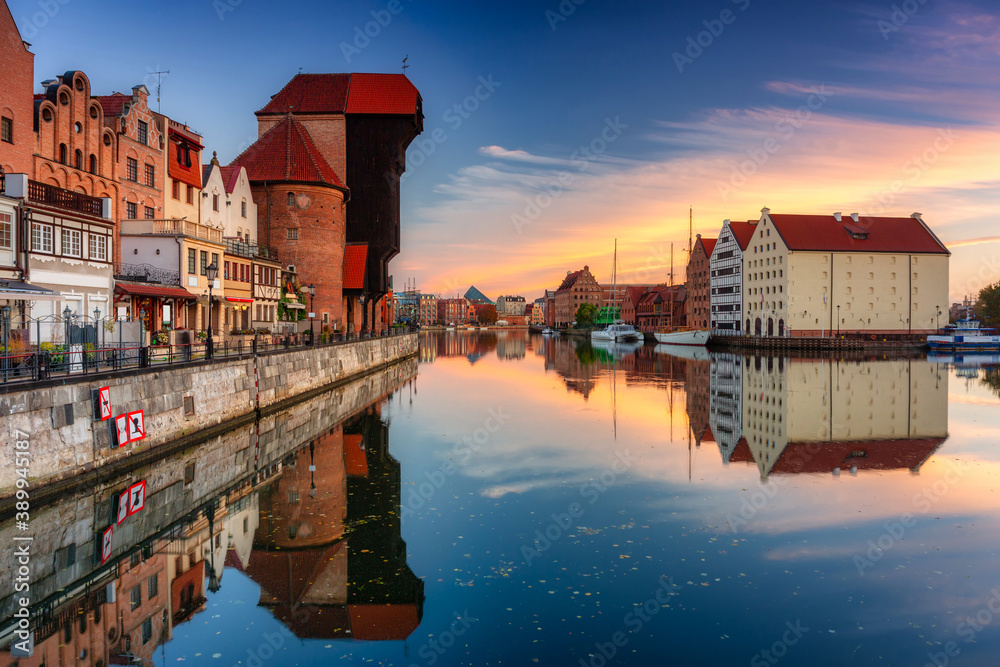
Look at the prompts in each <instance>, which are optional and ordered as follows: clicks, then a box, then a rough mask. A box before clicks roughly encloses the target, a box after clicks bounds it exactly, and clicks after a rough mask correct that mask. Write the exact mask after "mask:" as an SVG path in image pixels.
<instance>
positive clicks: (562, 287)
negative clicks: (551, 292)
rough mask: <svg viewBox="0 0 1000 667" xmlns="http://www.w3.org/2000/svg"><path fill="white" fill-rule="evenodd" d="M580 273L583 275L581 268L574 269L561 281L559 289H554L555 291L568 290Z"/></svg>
mask: <svg viewBox="0 0 1000 667" xmlns="http://www.w3.org/2000/svg"><path fill="white" fill-rule="evenodd" d="M582 275H583V269H580V270H579V271H574V272H573V273H570V274H569V275H567V276H566V278H565V279H564V280H563V281H562V284H561V285H560V286H559V289H557V290H556V291H557V292H563V291H565V290H568V289H569V288H570V287H572V286H573V285H574V284H575V283H576V281H577V279H578V278H579V277H580V276H582Z"/></svg>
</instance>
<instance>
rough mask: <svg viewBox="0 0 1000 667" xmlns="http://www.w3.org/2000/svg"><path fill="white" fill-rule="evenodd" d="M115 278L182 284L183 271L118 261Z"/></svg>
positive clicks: (162, 283)
mask: <svg viewBox="0 0 1000 667" xmlns="http://www.w3.org/2000/svg"><path fill="white" fill-rule="evenodd" d="M115 279H116V280H131V281H134V282H143V283H156V284H160V285H174V286H180V284H181V273H180V271H170V270H168V269H161V268H159V267H156V266H153V265H151V264H124V263H117V264H115Z"/></svg>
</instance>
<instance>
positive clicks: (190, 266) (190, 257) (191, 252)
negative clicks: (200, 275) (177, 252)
mask: <svg viewBox="0 0 1000 667" xmlns="http://www.w3.org/2000/svg"><path fill="white" fill-rule="evenodd" d="M194 263H195V252H194V248H188V273H190V274H192V275H194V273H195V268H194Z"/></svg>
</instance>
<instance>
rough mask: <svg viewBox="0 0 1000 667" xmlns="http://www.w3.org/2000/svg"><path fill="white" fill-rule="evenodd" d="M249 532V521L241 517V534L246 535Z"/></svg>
mask: <svg viewBox="0 0 1000 667" xmlns="http://www.w3.org/2000/svg"><path fill="white" fill-rule="evenodd" d="M249 531H250V519H248V518H247V517H243V534H244V535H246V534H247V533H248V532H249Z"/></svg>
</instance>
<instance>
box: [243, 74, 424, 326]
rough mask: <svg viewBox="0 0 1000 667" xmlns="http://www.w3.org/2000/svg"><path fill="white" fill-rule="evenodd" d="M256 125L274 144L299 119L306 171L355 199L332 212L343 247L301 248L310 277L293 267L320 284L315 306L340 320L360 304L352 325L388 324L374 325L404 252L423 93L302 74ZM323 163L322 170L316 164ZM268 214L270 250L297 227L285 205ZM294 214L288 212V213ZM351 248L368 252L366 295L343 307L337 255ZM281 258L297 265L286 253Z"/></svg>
mask: <svg viewBox="0 0 1000 667" xmlns="http://www.w3.org/2000/svg"><path fill="white" fill-rule="evenodd" d="M257 119H258V126H259V133H260V139H259V140H258V143H259V142H260V141H263V140H264V139H265V138H266V137H271V141H272V142H273V132H275V131H276V130H277V129H278V128H279V127H281V126H284V125H287V124H288V123H289V122H292V121H294V123H295V125H294V126H293V127H294V128H295V129H294V133H295V136H296V139H295V142H296V143H297V144H299V143H302V142H303V141H304V138H308V144H309V146H311V148H309V149H308V150H307V152H306V153H303V154H302V157H303V158H306V160H307V162H308V164H309V165H311V167H309V168H311V169H319V170H320V171H325V170H326V169H328V170H329V171H330V172H331V173H332V174H334V175H335V176H336V179H337V183H338V184H339V187H341V188H343V194H347V193H348V192H349V193H350V197H349V203H347V198H345V197H342V202H341V203H342V205H341V206H340V210H339V211H337V212H335V215H336V216H339V218H340V220H339V227H338V223H337V222H334V226H335V227H338V228H337V234H338V235H341V234H343V237H344V240H343V242H341V243H340V245H339V247H338V248H337V249H335V248H333V247H332V246H328V245H322V244H319V245H314V246H313V248H311V249H309V250H304V249H302V248H299V249H298V251H299V253H300V254H302V255H303V257H304V260H303V261H305V262H306V263H307V264H309V265H310V266H315V270H316V271H317V274H316V275H313V274H310V273H309V272H308V271H307V270H306V269H304V268H301V267H299V265H296V268H297V270H298V271H299V274H300V276H301V278H302V280H303V281H308V282H310V283H315V284H317V294H316V299H317V303H322V304H323V305H324V306H325V307H326V308H327V309H328V311H327V312H328V314H329V316H330V317H332V318H333V320H334V321H335V322H336V321H338V320H341V319H342V318H344V317H345V316H346V315H347V313H345V312H344V311H346V310H352V311H353V310H354V307H355V306H360V308H358V309H357V310H359V311H360V313H359V315H360V322H358V323H354V322H353V321H350V319H351V318H348V319H349V324H350V326H351V327H352V328H355V329H361V330H367V329H372V328H381V327H382V326H384V324H383V323H379V322H378V321H377V320H378V319H379V316H380V314H381V313H382V308H381V307H380V305H379V304H380V302H381V301H382V299H383V298H384V297H385V296H386V295H387V294H388V293H389V289H390V285H389V270H388V268H389V261H390V260H391V259H392V258H393V257H395V256H396V254H398V253H399V225H400V218H399V177H400V175H401V174H402V173H403V171H404V170H405V168H406V148H407V146H409V144H410V142H411V141H413V139H414V138H416V137H417V135H419V134H420V133H421V132H422V131H423V102H422V100H421V97H420V93H419V92H418V91H417V89H416V88H415V87H414V86H413V84H412V83H410V81H409V80H408V79H407V78H406V77H405V76H403V75H401V74H299V75H297V76H295V77H294V78H293V79H292V80H291V81H290V82H289V83H288V84H287V85H286V86H285V87H284V88H283V89H282V90H281V91H280V92H279V93H278V94H277V95H275V96H274V97H273V98H272V99H271V101H270V102H269V103H268V104H267V105H266V106H265V107H264V108H263V109H261V110H260V111H258V112H257ZM280 132H282V133H283V134H282V136H286V135H287V132H285V131H283V130H281V131H280ZM287 136H290V135H287ZM251 150H253V148H251ZM317 158H318V159H317ZM238 160H239V158H238ZM320 160H322V162H323V163H325V165H326V168H325V169H324V168H322V167H318V166H317V165H319V161H320ZM296 166H298V165H296ZM248 171H250V170H249V169H248ZM285 180H289V179H287V178H286V179H285ZM311 183H313V184H314V183H315V181H313V182H311ZM323 185H327V184H326V183H324V184H323ZM261 194H265V193H263V192H262V193H261ZM273 194H277V193H273ZM288 194H291V195H293V196H295V197H298V196H299V194H300V193H298V192H297V191H296V190H294V189H292V190H289V189H288V188H286V194H284V195H282V196H285V197H287V196H288ZM302 194H307V193H302ZM307 196H308V195H307ZM289 201H291V200H290V199H289ZM258 203H260V202H258ZM345 203H346V206H344V205H343V204H345ZM268 208H269V209H270V212H271V213H273V215H271V216H270V217H267V216H264V215H262V216H261V220H262V232H261V236H262V238H264V239H265V243H266V244H267V245H275V242H276V239H275V237H276V236H281V235H282V233H287V230H288V229H289V228H290V227H292V226H294V224H293V223H292V222H291V220H286V219H285V216H283V215H282V213H283V211H282V210H281V207H274V208H271V207H270V206H268ZM293 208H295V206H286V207H285V209H284V212H285V213H288V212H291V210H292V209H293ZM297 216H298V214H296V217H297ZM331 219H332V218H331ZM345 227H346V229H345ZM264 228H266V229H267V230H268V232H266V233H269V234H270V235H271V238H270V239H267V237H266V235H265V234H266V233H265V232H264V231H263V229H264ZM317 231H318V230H317ZM347 242H350V243H359V244H366V245H367V246H368V250H367V255H366V262H365V266H364V280H363V286H362V288H361V295H360V297H359V298H358V299H357V300H356V301H351V303H349V304H345V303H341V302H340V298H341V293H340V290H339V289H338V286H337V285H338V283H341V282H342V281H343V277H342V275H341V266H342V263H341V260H342V258H340V257H336V254H337V253H339V252H341V251H342V248H343V244H344V243H347ZM302 245H305V244H304V243H302ZM326 253H333V256H330V255H326ZM306 255H312V256H311V257H306ZM282 259H283V260H284V261H285V263H287V264H292V263H293V262H292V260H291V259H290V258H287V257H285V255H282ZM320 284H323V285H325V286H327V288H328V290H329V293H328V294H326V295H325V296H323V297H322V298H324V299H327V300H326V301H321V295H320V292H319V285H320Z"/></svg>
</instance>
